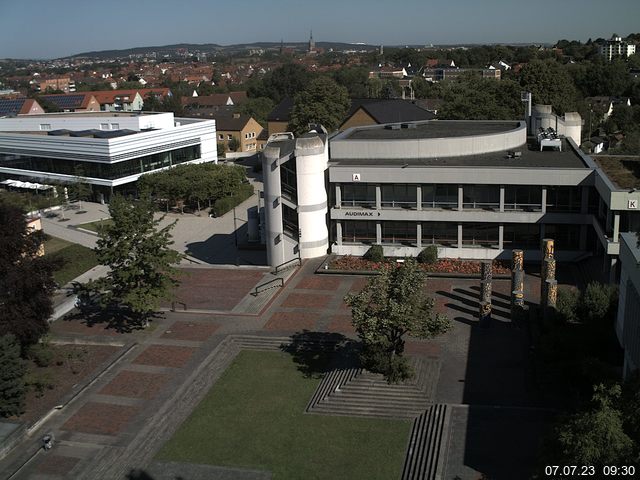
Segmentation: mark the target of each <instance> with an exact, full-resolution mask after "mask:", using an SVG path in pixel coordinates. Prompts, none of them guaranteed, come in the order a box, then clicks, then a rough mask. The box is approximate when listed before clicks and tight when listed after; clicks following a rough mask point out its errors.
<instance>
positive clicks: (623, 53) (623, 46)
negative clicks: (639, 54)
mask: <svg viewBox="0 0 640 480" xmlns="http://www.w3.org/2000/svg"><path fill="white" fill-rule="evenodd" d="M598 51H599V53H600V55H602V56H603V57H604V58H605V60H606V61H607V62H610V61H611V60H612V59H613V58H614V57H625V58H626V57H629V56H631V55H633V54H634V53H636V46H635V45H634V44H633V43H627V42H624V41H623V40H622V37H620V36H618V35H615V34H614V35H613V36H612V37H611V39H610V40H607V41H606V42H604V43H603V44H602V45H600V47H599V48H598Z"/></svg>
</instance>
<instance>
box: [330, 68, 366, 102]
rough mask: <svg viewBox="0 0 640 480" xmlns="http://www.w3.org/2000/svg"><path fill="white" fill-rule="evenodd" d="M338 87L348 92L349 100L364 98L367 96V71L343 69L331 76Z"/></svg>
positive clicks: (364, 69) (362, 69)
mask: <svg viewBox="0 0 640 480" xmlns="http://www.w3.org/2000/svg"><path fill="white" fill-rule="evenodd" d="M333 77H334V80H335V81H336V83H338V85H342V86H343V87H345V88H346V89H347V90H348V91H349V96H350V97H351V98H366V97H367V94H368V85H367V80H368V79H369V72H368V69H367V68H365V67H345V68H341V69H340V70H337V71H336V72H335V73H334V74H333Z"/></svg>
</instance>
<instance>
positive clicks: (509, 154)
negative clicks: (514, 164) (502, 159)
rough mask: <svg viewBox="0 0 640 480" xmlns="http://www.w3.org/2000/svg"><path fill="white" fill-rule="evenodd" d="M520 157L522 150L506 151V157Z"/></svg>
mask: <svg viewBox="0 0 640 480" xmlns="http://www.w3.org/2000/svg"><path fill="white" fill-rule="evenodd" d="M520 157H522V152H521V151H516V152H514V151H508V152H507V158H520Z"/></svg>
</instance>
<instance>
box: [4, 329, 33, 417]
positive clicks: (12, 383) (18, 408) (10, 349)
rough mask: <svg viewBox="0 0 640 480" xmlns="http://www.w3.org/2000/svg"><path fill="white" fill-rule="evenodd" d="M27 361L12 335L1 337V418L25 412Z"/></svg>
mask: <svg viewBox="0 0 640 480" xmlns="http://www.w3.org/2000/svg"><path fill="white" fill-rule="evenodd" d="M26 370H27V369H26V364H25V361H24V360H23V359H22V358H21V357H20V344H19V343H18V341H17V340H16V337H14V336H13V335H11V334H8V335H3V336H1V337H0V417H11V416H14V415H20V414H21V413H22V412H24V399H25V394H26V388H25V383H24V375H25V373H26Z"/></svg>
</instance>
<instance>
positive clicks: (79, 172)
mask: <svg viewBox="0 0 640 480" xmlns="http://www.w3.org/2000/svg"><path fill="white" fill-rule="evenodd" d="M74 173H75V176H74V179H73V185H71V194H72V195H73V197H74V198H75V199H76V200H77V201H78V202H79V204H80V210H82V201H83V200H87V199H88V198H89V197H90V196H91V192H92V190H91V185H90V184H89V183H88V182H87V179H86V178H85V176H84V169H83V168H82V166H81V165H76V167H75V169H74Z"/></svg>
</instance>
